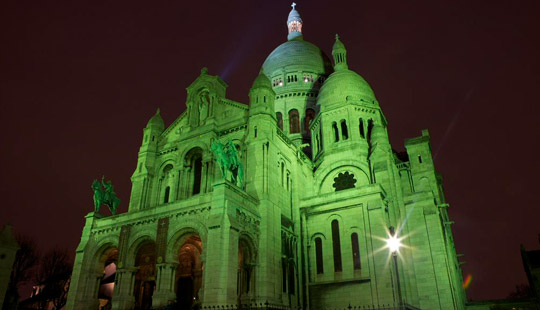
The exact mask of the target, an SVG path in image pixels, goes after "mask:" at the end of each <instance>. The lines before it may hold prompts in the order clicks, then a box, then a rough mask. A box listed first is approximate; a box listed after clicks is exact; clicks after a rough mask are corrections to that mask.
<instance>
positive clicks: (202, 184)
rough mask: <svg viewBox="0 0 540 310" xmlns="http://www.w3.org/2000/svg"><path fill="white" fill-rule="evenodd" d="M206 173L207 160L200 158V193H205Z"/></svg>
mask: <svg viewBox="0 0 540 310" xmlns="http://www.w3.org/2000/svg"><path fill="white" fill-rule="evenodd" d="M207 173H208V160H206V159H203V160H202V167H201V194H204V193H206V191H207V190H206V179H207V178H206V174H207Z"/></svg>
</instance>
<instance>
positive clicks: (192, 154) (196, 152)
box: [185, 147, 203, 195]
mask: <svg viewBox="0 0 540 310" xmlns="http://www.w3.org/2000/svg"><path fill="white" fill-rule="evenodd" d="M202 153H203V152H202V149H201V148H198V147H196V148H194V149H192V150H190V151H189V152H188V153H187V154H186V165H187V166H189V168H190V169H189V171H191V174H190V175H188V176H187V179H186V183H185V184H186V185H188V188H189V192H190V193H191V195H197V194H199V193H200V192H201V186H202V184H201V181H202V168H203V164H202Z"/></svg>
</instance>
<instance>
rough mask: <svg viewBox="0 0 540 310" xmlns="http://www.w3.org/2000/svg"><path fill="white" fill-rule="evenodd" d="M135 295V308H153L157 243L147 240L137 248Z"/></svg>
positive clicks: (144, 309) (141, 309)
mask: <svg viewBox="0 0 540 310" xmlns="http://www.w3.org/2000/svg"><path fill="white" fill-rule="evenodd" d="M135 266H136V267H137V268H138V271H137V273H136V274H135V285H134V290H133V296H134V297H135V309H140V310H146V309H151V308H152V296H153V294H154V289H155V287H156V243H155V242H153V241H146V242H144V243H142V244H141V245H140V246H139V248H138V249H137V254H136V256H135Z"/></svg>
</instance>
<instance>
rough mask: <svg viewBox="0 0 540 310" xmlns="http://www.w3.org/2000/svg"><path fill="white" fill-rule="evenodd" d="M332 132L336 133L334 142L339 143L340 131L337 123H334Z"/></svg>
mask: <svg viewBox="0 0 540 310" xmlns="http://www.w3.org/2000/svg"><path fill="white" fill-rule="evenodd" d="M332 131H334V142H338V141H339V131H338V128H337V124H336V122H333V123H332Z"/></svg>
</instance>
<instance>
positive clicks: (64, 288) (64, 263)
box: [36, 248, 73, 309]
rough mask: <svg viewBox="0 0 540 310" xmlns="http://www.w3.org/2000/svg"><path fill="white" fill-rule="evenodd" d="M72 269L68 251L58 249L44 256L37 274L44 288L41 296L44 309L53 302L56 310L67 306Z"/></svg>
mask: <svg viewBox="0 0 540 310" xmlns="http://www.w3.org/2000/svg"><path fill="white" fill-rule="evenodd" d="M72 269H73V267H72V265H71V261H70V259H69V255H68V253H67V251H66V250H61V249H58V248H56V249H53V250H51V251H49V252H47V253H46V254H45V255H43V258H42V259H41V264H40V268H39V271H38V272H37V274H36V280H37V282H38V284H40V285H42V286H43V290H42V291H41V294H40V295H41V296H39V297H40V300H41V304H42V308H45V306H46V305H47V303H48V302H52V303H53V305H54V308H55V309H61V308H62V307H63V306H64V305H65V304H66V300H67V293H68V289H69V282H70V279H71V271H72Z"/></svg>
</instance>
